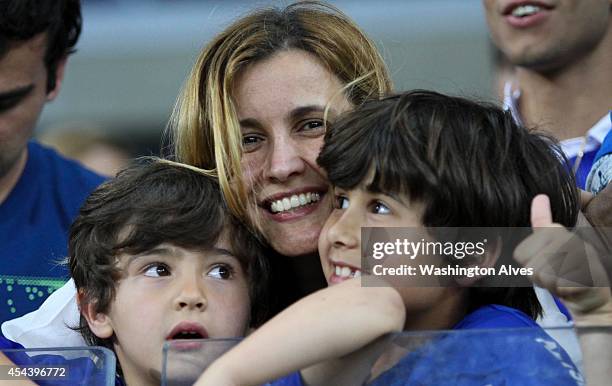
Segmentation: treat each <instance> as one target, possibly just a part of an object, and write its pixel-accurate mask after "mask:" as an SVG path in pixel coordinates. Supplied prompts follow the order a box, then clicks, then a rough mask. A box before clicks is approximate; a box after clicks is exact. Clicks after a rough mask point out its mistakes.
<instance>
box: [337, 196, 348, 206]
mask: <svg viewBox="0 0 612 386" xmlns="http://www.w3.org/2000/svg"><path fill="white" fill-rule="evenodd" d="M335 207H336V209H347V208H348V207H349V200H348V198H346V197H344V196H336V206H335Z"/></svg>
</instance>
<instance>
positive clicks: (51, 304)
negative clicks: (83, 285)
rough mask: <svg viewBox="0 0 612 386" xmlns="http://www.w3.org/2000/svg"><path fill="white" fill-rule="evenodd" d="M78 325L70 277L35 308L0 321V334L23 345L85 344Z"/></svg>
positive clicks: (74, 296) (70, 345) (76, 308)
mask: <svg viewBox="0 0 612 386" xmlns="http://www.w3.org/2000/svg"><path fill="white" fill-rule="evenodd" d="M78 325H79V310H78V306H77V301H76V288H75V286H74V281H73V280H72V279H70V280H69V281H68V282H67V283H66V284H64V285H63V286H62V287H61V288H59V289H58V290H56V291H55V292H53V293H52V294H51V296H49V297H48V298H47V299H46V300H45V302H44V303H43V304H42V305H41V306H40V308H39V309H38V310H36V311H32V312H30V313H29V314H26V315H24V316H22V317H19V318H17V319H13V320H9V321H6V322H4V323H3V324H2V334H3V335H4V336H5V337H6V338H7V339H10V340H12V341H13V342H17V343H19V344H20V345H22V346H23V347H25V348H38V347H80V346H87V344H86V343H85V340H84V339H83V337H82V336H81V334H80V333H79V332H77V331H74V330H72V329H71V328H70V327H77V326H78Z"/></svg>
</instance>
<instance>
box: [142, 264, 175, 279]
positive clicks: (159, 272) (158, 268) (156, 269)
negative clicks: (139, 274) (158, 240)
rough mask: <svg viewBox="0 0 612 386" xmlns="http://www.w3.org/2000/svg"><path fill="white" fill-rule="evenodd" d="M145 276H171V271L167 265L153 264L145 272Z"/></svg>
mask: <svg viewBox="0 0 612 386" xmlns="http://www.w3.org/2000/svg"><path fill="white" fill-rule="evenodd" d="M144 275H145V276H149V277H161V276H169V275H170V269H169V268H168V266H166V265H165V264H159V263H155V264H151V265H149V266H148V267H147V268H146V269H145V272H144Z"/></svg>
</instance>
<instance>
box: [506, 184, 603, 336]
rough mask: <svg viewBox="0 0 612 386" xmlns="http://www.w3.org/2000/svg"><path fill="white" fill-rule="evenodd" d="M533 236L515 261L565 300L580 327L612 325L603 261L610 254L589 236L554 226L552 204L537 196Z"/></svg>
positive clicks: (546, 198)
mask: <svg viewBox="0 0 612 386" xmlns="http://www.w3.org/2000/svg"><path fill="white" fill-rule="evenodd" d="M531 226H532V228H533V234H532V235H530V236H529V237H527V238H526V239H525V240H523V241H522V242H521V243H520V244H519V245H518V246H517V248H516V249H515V251H514V258H515V260H516V261H518V262H519V263H520V264H522V265H523V266H525V267H528V268H533V271H534V275H533V276H532V281H533V282H534V283H535V284H537V285H539V286H541V287H544V288H546V289H548V290H549V291H551V292H552V293H554V294H556V295H557V296H559V297H560V298H562V299H563V300H564V302H565V303H566V305H567V306H568V308H569V309H570V311H572V314H573V315H574V318H575V320H576V324H577V325H593V324H602V323H603V324H607V325H612V295H611V293H610V279H609V278H608V276H607V274H606V272H605V270H604V267H603V265H602V264H601V260H600V258H610V256H609V252H610V251H609V250H606V248H605V247H604V248H601V245H599V244H598V246H599V248H596V247H595V246H594V244H597V243H596V241H594V240H593V239H590V240H587V237H585V232H583V233H582V234H581V233H580V232H579V230H577V231H575V232H570V231H569V230H567V229H566V228H565V227H563V226H562V225H561V224H557V223H554V222H553V219H552V213H551V209H550V201H549V199H548V196H546V195H538V196H536V197H535V198H534V199H533V201H532V204H531Z"/></svg>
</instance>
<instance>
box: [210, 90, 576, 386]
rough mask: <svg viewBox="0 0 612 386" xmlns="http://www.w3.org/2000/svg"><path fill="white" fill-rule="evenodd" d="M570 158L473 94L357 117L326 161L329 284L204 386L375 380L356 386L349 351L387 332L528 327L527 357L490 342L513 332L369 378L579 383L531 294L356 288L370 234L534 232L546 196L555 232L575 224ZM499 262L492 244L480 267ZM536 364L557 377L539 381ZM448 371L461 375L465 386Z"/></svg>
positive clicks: (395, 100) (380, 105)
mask: <svg viewBox="0 0 612 386" xmlns="http://www.w3.org/2000/svg"><path fill="white" fill-rule="evenodd" d="M561 159H563V157H562V155H561V152H560V150H559V149H558V148H557V147H556V146H554V145H552V143H551V142H550V140H548V139H547V138H545V137H541V136H538V135H535V134H532V133H529V132H528V131H527V130H525V129H524V128H521V127H518V126H517V125H516V124H515V123H514V121H513V119H512V117H511V116H510V115H509V114H507V113H505V112H503V111H502V110H500V109H499V108H497V107H494V106H490V105H485V104H479V103H475V102H471V101H468V100H465V99H462V98H453V97H448V96H444V95H441V94H437V93H434V92H427V91H414V92H409V93H405V94H401V95H397V96H391V97H388V98H385V99H383V100H381V101H373V102H370V103H367V104H365V105H364V106H361V107H359V108H358V109H357V110H355V111H353V112H351V113H349V114H348V115H347V116H346V117H344V118H343V119H341V120H340V121H339V122H336V123H335V124H333V125H332V127H331V128H330V129H329V130H328V132H327V133H326V136H325V145H324V147H323V149H322V151H321V154H320V156H319V158H318V162H319V164H320V165H321V166H322V167H323V168H324V169H325V170H326V171H327V173H328V178H329V180H330V182H331V184H332V186H333V194H334V195H335V201H336V205H335V207H334V210H333V212H332V214H331V216H330V217H329V219H328V221H327V222H326V224H325V226H324V227H323V230H322V232H321V235H320V238H319V253H320V257H321V264H322V267H323V270H324V272H325V276H326V277H327V280H328V283H329V284H330V287H329V288H327V289H324V290H321V291H319V292H317V293H315V294H313V295H311V296H309V297H307V298H304V299H302V300H301V301H299V302H297V303H295V304H294V305H293V306H291V307H290V308H288V309H287V310H286V311H284V312H282V313H280V314H279V315H278V316H277V317H275V318H274V319H272V320H271V321H270V322H268V323H266V324H265V325H264V326H263V327H261V328H260V329H259V330H257V331H256V332H255V333H254V334H252V335H251V336H249V338H247V339H245V341H243V342H242V343H241V344H239V345H238V346H237V347H235V348H234V349H232V350H231V351H230V352H228V353H227V354H226V355H224V356H223V357H221V358H220V359H219V360H217V362H215V363H214V364H213V365H212V366H211V367H209V369H208V370H207V372H205V373H204V374H203V376H202V377H201V378H200V381H199V383H198V384H202V385H216V386H219V385H256V384H260V383H262V382H265V381H269V380H270V379H275V378H277V377H279V376H282V375H284V374H287V373H289V372H291V371H293V370H296V369H304V370H302V371H301V372H300V373H299V374H297V373H296V374H293V375H291V376H289V377H287V378H284V379H282V380H280V381H277V383H276V384H278V385H298V384H308V385H316V384H336V385H339V384H361V383H362V382H363V380H364V379H365V378H367V374H365V375H363V374H361V375H362V376H364V377H362V378H361V379H359V377H358V376H356V377H355V378H353V379H351V378H350V377H351V376H353V375H354V374H353V375H351V374H349V373H350V372H347V371H344V370H340V369H347V368H349V366H350V365H351V364H353V363H359V362H358V361H359V359H358V358H357V357H355V356H354V355H346V354H349V353H351V352H354V351H355V350H358V349H360V348H362V347H364V346H365V345H366V344H368V343H370V342H372V341H374V340H376V339H377V338H379V337H381V336H382V335H383V334H386V333H388V332H392V331H398V330H449V329H456V330H476V329H491V328H524V327H528V328H529V330H526V331H527V332H525V333H524V337H523V338H524V339H522V340H521V343H520V347H516V346H515V347H505V346H504V345H503V339H502V341H499V340H496V339H493V338H495V337H496V336H497V337H501V338H504V336H505V335H504V334H505V333H503V332H500V333H497V334H496V335H493V336H492V337H491V334H487V335H479V334H478V333H472V334H468V335H470V336H471V337H472V338H470V339H469V340H466V339H465V338H462V336H465V335H461V334H460V335H457V334H455V335H452V334H451V335H449V336H448V337H444V338H441V339H440V340H435V342H434V344H431V345H425V346H424V348H423V349H422V350H417V352H418V354H423V355H422V356H421V357H418V355H417V356H416V357H415V355H412V354H410V355H408V356H407V357H405V358H404V359H402V360H401V361H400V362H399V364H397V365H396V366H395V367H393V368H391V369H390V370H388V371H385V372H383V373H382V374H372V375H373V376H378V375H380V376H378V377H377V379H375V380H374V384H376V385H408V384H436V385H447V384H448V385H454V384H459V383H460V384H462V385H483V384H489V383H491V384H496V385H497V384H500V385H501V384H521V385H545V384H546V385H547V384H555V385H576V384H582V382H583V380H582V378H581V376H580V374H579V373H578V371H577V369H576V368H575V366H574V365H573V363H572V362H571V360H570V359H569V357H568V356H567V354H566V353H565V352H564V351H563V350H562V349H561V348H560V347H559V346H558V345H557V344H556V342H554V340H552V338H550V337H549V336H548V335H546V334H545V333H544V331H543V330H542V329H541V328H540V327H538V325H537V324H536V323H535V321H534V319H535V318H536V317H537V315H538V314H539V312H540V310H541V309H540V305H539V303H538V301H537V298H536V296H535V293H534V290H533V288H532V287H519V288H483V287H472V286H471V285H473V284H477V282H478V278H475V279H473V280H471V281H470V280H468V281H465V280H464V281H462V282H461V283H459V282H458V283H457V284H456V285H454V286H447V287H441V286H438V287H435V286H429V287H415V286H409V285H405V284H406V283H404V285H401V284H400V283H396V285H395V288H394V287H393V286H387V287H363V286H361V284H360V278H359V277H360V276H361V265H362V254H361V253H362V252H361V227H404V228H406V227H412V228H417V229H422V228H423V227H528V226H529V225H530V223H529V221H530V218H529V207H530V201H531V199H532V198H533V197H534V196H535V195H537V194H538V193H544V194H547V195H548V196H549V197H551V207H552V211H553V214H554V220H555V221H556V222H558V223H561V224H563V225H564V226H572V225H573V224H574V223H575V221H576V217H577V213H578V195H577V191H576V189H575V188H574V185H575V184H574V181H573V178H572V176H571V175H570V174H569V172H568V170H567V169H566V168H565V166H564V165H563V164H562V162H560V160H561ZM506 247H507V248H506V249H509V250H512V246H506ZM495 253H496V252H495V248H494V246H492V247H491V249H490V250H488V251H487V253H486V254H485V256H484V259H483V261H481V262H482V263H486V262H487V261H488V260H491V259H490V258H489V257H490V256H493V257H495ZM493 260H495V258H493ZM489 264H491V262H490V261H489ZM364 273H366V274H369V273H370V272H364ZM368 279H371V277H368ZM404 280H408V279H404ZM479 336H481V337H484V339H479V338H478V337H479ZM489 339H490V340H489ZM475 340H478V341H475ZM262 348H265V349H262ZM451 353H455V354H459V355H454V356H453V355H450V354H451ZM255 354H257V355H255ZM443 355H449V356H447V357H444V359H442V360H441V359H440V358H441V357H442V356H443ZM247 358H249V359H248V360H247ZM434 359H437V361H434ZM440 362H442V364H440ZM314 364H317V365H315V366H313V365H314ZM362 364H363V363H362ZM309 366H310V367H309ZM539 368H543V369H546V371H547V372H548V377H547V378H546V379H542V378H539V377H538V376H535V375H533V370H534V369H536V370H537V369H539ZM448 369H452V370H458V371H460V372H461V374H463V378H462V380H461V382H462V383H461V382H459V379H457V378H450V377H449V376H448V375H447V374H452V371H450V372H447V371H446V370H448ZM343 373H346V376H345V377H343ZM438 373H439V374H438ZM430 375H432V376H433V377H431V378H427V379H425V378H423V376H427V377H429V376H430ZM451 376H452V375H451ZM330 379H333V380H334V381H333V382H331V383H330ZM504 382H505V383H504Z"/></svg>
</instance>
